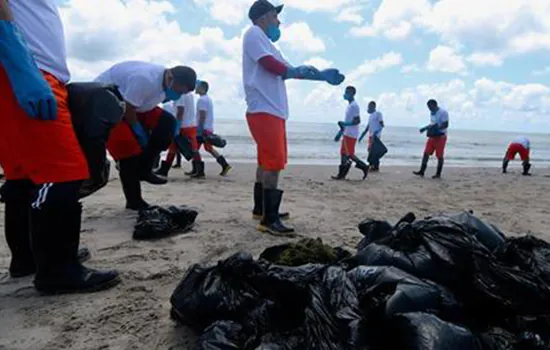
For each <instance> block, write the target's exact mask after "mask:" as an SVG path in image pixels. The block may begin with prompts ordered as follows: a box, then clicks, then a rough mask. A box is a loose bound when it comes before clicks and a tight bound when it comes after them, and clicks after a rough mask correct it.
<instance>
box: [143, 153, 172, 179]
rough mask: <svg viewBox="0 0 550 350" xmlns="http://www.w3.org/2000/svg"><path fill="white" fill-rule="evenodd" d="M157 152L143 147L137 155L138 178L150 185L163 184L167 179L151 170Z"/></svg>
mask: <svg viewBox="0 0 550 350" xmlns="http://www.w3.org/2000/svg"><path fill="white" fill-rule="evenodd" d="M158 153H160V152H156V151H154V150H152V149H151V148H150V147H147V148H145V150H143V153H142V154H141V156H140V157H139V163H140V164H139V173H140V179H141V180H143V181H145V182H148V183H150V184H151V185H164V184H166V183H167V182H168V181H167V180H166V178H164V177H159V176H158V175H157V174H155V173H154V172H153V165H154V163H155V159H157V156H158Z"/></svg>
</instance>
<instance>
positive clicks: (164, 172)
mask: <svg viewBox="0 0 550 350" xmlns="http://www.w3.org/2000/svg"><path fill="white" fill-rule="evenodd" d="M169 171H170V164H168V163H167V162H166V161H164V160H163V161H162V163H161V164H160V168H159V169H158V170H157V171H156V172H155V174H157V175H160V176H164V177H167V176H168V172H169Z"/></svg>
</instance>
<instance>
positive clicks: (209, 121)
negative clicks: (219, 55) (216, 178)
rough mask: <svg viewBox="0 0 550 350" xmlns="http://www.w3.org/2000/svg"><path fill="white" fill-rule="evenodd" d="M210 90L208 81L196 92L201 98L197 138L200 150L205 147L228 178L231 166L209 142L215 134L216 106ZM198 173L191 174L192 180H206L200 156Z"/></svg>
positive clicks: (198, 85) (199, 86) (198, 105)
mask: <svg viewBox="0 0 550 350" xmlns="http://www.w3.org/2000/svg"><path fill="white" fill-rule="evenodd" d="M209 89H210V87H209V85H208V83H207V82H206V81H200V82H198V84H197V89H196V92H197V94H198V95H199V96H200V97H199V99H198V101H197V107H196V110H197V124H198V125H197V137H198V140H199V150H200V149H201V147H202V146H203V145H204V150H205V151H206V152H208V153H210V154H211V155H212V157H214V158H215V159H216V161H217V162H218V164H219V165H220V166H221V167H222V171H221V173H220V175H221V176H226V175H227V173H229V171H230V170H231V165H229V164H228V163H227V161H226V160H225V157H224V156H222V155H221V154H219V153H218V152H217V151H216V150H215V149H214V146H213V145H212V144H211V143H210V142H209V141H208V137H209V136H211V135H212V134H214V104H213V103H212V99H211V98H210V96H208V90H209ZM195 170H196V171H195V172H194V173H193V174H191V178H195V179H202V178H204V176H205V174H204V162H203V161H202V159H201V156H200V154H199V155H198V156H197V162H196V169H195Z"/></svg>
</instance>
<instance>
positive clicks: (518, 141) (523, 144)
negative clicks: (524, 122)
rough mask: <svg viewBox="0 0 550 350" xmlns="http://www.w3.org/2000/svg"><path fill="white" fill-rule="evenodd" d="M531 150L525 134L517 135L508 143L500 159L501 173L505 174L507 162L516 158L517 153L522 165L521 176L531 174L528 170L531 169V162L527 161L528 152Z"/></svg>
mask: <svg viewBox="0 0 550 350" xmlns="http://www.w3.org/2000/svg"><path fill="white" fill-rule="evenodd" d="M530 152H531V142H530V141H529V139H528V138H527V137H525V136H518V137H516V138H515V139H514V141H512V143H510V145H508V149H507V150H506V155H505V156H504V159H503V160H502V173H503V174H506V173H507V172H508V164H509V163H510V161H512V160H514V159H515V158H516V155H517V154H519V156H520V158H521V161H522V165H523V173H522V175H523V176H531V174H530V173H529V170H530V169H531V163H530V162H529V160H530V159H529V158H530V157H529V153H530Z"/></svg>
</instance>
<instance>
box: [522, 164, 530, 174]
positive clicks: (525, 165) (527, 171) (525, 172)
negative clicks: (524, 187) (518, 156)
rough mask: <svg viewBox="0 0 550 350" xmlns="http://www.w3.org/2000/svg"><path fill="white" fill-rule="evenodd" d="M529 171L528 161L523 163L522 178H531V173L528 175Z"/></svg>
mask: <svg viewBox="0 0 550 350" xmlns="http://www.w3.org/2000/svg"><path fill="white" fill-rule="evenodd" d="M529 170H531V164H530V163H529V162H528V161H525V162H523V174H522V175H523V176H531V173H529Z"/></svg>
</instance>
